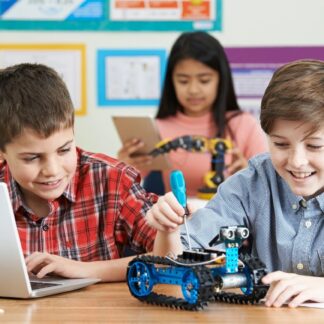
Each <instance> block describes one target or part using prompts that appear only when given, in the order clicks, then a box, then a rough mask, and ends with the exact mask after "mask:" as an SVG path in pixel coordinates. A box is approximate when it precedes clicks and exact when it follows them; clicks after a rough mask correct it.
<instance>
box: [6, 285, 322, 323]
mask: <svg viewBox="0 0 324 324" xmlns="http://www.w3.org/2000/svg"><path fill="white" fill-rule="evenodd" d="M162 289H163V288H162ZM165 289H166V290H168V289H170V288H165ZM162 292H163V293H166V291H162ZM45 322H46V323H76V322H82V323H132V324H134V323H167V322H168V323H249V324H250V323H262V324H266V323H281V324H282V323H294V324H296V323H303V324H305V323H324V310H321V309H314V308H303V307H300V308H296V309H290V308H288V307H283V308H267V307H265V306H263V305H236V304H226V303H219V302H210V303H209V304H208V306H207V307H205V308H204V309H202V310H199V311H184V310H179V309H171V308H164V307H161V306H155V305H148V304H145V303H142V302H140V301H138V300H137V299H135V298H134V297H132V296H131V295H130V293H129V290H128V287H127V284H126V283H99V284H96V285H92V286H90V287H87V288H83V289H80V290H78V291H73V292H68V293H63V294H59V295H55V296H50V297H44V298H39V299H29V300H18V299H6V298H0V323H25V324H27V323H45Z"/></svg>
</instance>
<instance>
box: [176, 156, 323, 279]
mask: <svg viewBox="0 0 324 324" xmlns="http://www.w3.org/2000/svg"><path fill="white" fill-rule="evenodd" d="M230 225H245V226H247V227H248V228H249V230H250V235H252V237H253V244H252V254H253V255H255V256H257V257H259V258H260V259H261V260H262V261H263V262H264V263H265V264H266V266H267V269H268V270H269V271H275V270H282V271H286V272H294V273H298V274H302V275H314V276H323V274H324V193H321V194H320V195H318V196H316V197H314V198H312V199H310V200H308V201H306V200H304V199H303V197H301V196H296V195H295V194H293V193H292V191H291V190H290V188H289V186H288V185H287V183H286V182H285V181H284V180H283V179H282V178H281V177H280V176H279V175H278V174H277V172H276V171H275V169H274V167H273V165H272V162H271V159H270V156H269V154H268V153H265V154H261V155H258V156H257V157H255V158H253V159H251V160H250V162H249V166H248V168H246V169H244V170H242V171H240V172H237V173H236V174H234V175H233V176H231V177H230V178H228V179H227V180H226V181H225V182H224V183H223V184H222V185H221V186H220V187H219V189H218V193H217V194H216V195H215V196H214V198H213V199H211V200H210V201H209V202H208V204H207V205H206V207H205V208H202V209H199V210H198V211H197V212H196V213H194V215H193V217H192V218H191V219H190V220H189V221H188V228H189V232H190V236H191V243H192V245H193V246H205V247H207V246H208V243H209V242H210V241H211V240H212V239H213V238H214V237H215V236H216V235H217V234H218V233H219V228H220V227H221V226H230ZM181 233H182V240H183V241H186V238H187V237H186V235H184V233H185V227H184V226H183V227H182V228H181Z"/></svg>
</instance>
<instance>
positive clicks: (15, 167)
mask: <svg viewBox="0 0 324 324" xmlns="http://www.w3.org/2000/svg"><path fill="white" fill-rule="evenodd" d="M0 153H1V157H2V158H3V159H5V160H6V162H7V164H8V166H9V169H10V172H11V174H12V176H13V178H14V179H15V180H16V181H17V183H18V184H19V185H20V188H21V190H22V193H23V195H24V199H25V201H26V203H27V205H28V206H29V207H31V206H34V205H35V203H37V202H42V201H43V202H47V201H49V200H54V199H56V198H58V197H59V196H60V195H61V194H62V193H63V192H64V190H65V189H66V187H67V185H68V183H69V182H70V180H71V178H72V177H73V175H74V173H75V169H76V164H77V154H76V147H75V142H74V133H73V129H72V128H66V129H61V130H59V131H57V132H55V133H54V134H52V135H50V136H49V137H48V138H44V137H42V136H40V135H39V134H37V133H36V132H35V131H32V130H30V129H26V130H25V131H24V132H23V133H22V134H21V135H20V136H18V137H16V138H15V139H14V140H13V141H12V142H11V143H9V144H7V145H6V146H5V151H3V152H0Z"/></svg>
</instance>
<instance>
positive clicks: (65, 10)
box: [0, 0, 222, 31]
mask: <svg viewBox="0 0 324 324" xmlns="http://www.w3.org/2000/svg"><path fill="white" fill-rule="evenodd" d="M221 4H222V0H110V1H106V0H56V1H53V0H0V29H14V30H16V29H17V30H19V29H26V30H109V31H119V30H122V31H143V30H147V31H151V30H152V31H156V30H175V31H185V30H198V29H200V30H221V24H222V21H221V17H222V15H221V13H222V7H221Z"/></svg>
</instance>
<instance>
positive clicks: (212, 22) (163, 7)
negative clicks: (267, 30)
mask: <svg viewBox="0 0 324 324" xmlns="http://www.w3.org/2000/svg"><path fill="white" fill-rule="evenodd" d="M220 11H221V2H220V0H111V1H110V5H109V18H110V20H111V21H112V22H116V23H121V22H127V23H128V24H133V26H136V24H134V23H135V22H141V23H142V25H143V26H145V25H149V26H152V29H153V30H159V29H162V30H164V29H169V28H170V26H178V30H182V29H183V28H185V27H184V26H191V27H190V28H191V29H204V30H216V29H217V30H219V29H220V28H221V21H220ZM150 22H151V24H150ZM152 22H154V25H153V24H152ZM175 24H177V25H175ZM168 26H169V27H168ZM144 28H145V27H144ZM171 29H175V30H177V29H176V28H175V27H171ZM185 29H186V28H185Z"/></svg>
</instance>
